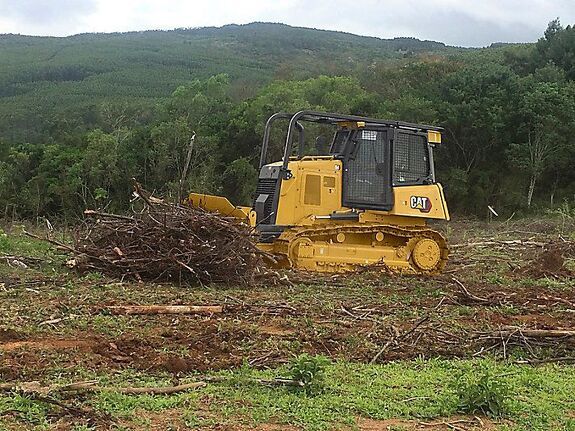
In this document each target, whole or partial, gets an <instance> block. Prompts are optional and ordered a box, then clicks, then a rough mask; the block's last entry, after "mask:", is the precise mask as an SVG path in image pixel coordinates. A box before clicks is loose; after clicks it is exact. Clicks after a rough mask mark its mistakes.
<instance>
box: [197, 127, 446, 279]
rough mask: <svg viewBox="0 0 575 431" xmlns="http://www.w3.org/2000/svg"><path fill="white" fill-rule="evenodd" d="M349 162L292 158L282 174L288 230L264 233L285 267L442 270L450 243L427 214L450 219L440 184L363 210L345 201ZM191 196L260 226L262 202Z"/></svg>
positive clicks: (406, 188) (280, 216) (408, 188)
mask: <svg viewBox="0 0 575 431" xmlns="http://www.w3.org/2000/svg"><path fill="white" fill-rule="evenodd" d="M440 139H441V135H440V133H439V132H433V133H430V136H429V140H430V141H431V140H433V142H440ZM282 165H283V167H285V164H283V163H282V162H275V163H270V164H266V165H264V166H263V170H262V172H263V171H264V170H265V171H266V172H276V171H279V170H281V169H282ZM344 168H345V166H344V162H342V160H341V159H338V158H336V157H334V156H333V155H328V156H303V157H299V158H290V160H289V161H288V162H287V170H285V169H284V171H286V172H289V176H286V177H285V178H283V179H281V181H280V182H279V184H280V186H279V193H278V196H276V197H275V199H276V205H277V210H276V211H275V213H274V214H273V215H274V217H275V220H274V223H273V226H277V227H280V228H281V229H280V230H279V231H278V234H277V235H272V236H269V237H267V238H260V242H259V243H258V246H259V247H260V248H261V249H262V250H264V251H266V252H269V253H271V254H273V255H274V256H275V257H276V260H277V266H280V267H295V268H299V269H304V270H312V271H320V272H343V271H350V270H356V269H358V268H359V267H362V266H365V265H374V264H381V265H383V266H385V267H386V268H388V269H390V270H392V271H400V272H410V273H421V274H437V273H440V272H441V271H442V270H443V268H444V266H445V264H446V262H447V256H448V247H447V244H446V241H445V239H444V238H443V237H442V236H441V234H439V233H438V232H436V231H434V230H432V229H430V228H428V227H427V220H429V219H435V220H449V212H448V209H447V205H446V201H445V197H444V194H443V189H442V187H441V185H440V184H439V183H435V182H434V183H432V184H418V185H400V186H393V187H392V188H391V190H392V194H393V205H392V206H391V207H390V209H389V210H386V211H384V210H379V209H366V208H363V209H358V208H353V207H350V206H345V205H344V204H343V198H342V196H343V195H344V179H343V178H344ZM260 178H261V177H260ZM271 181H273V180H271ZM188 201H189V202H190V203H191V204H192V205H194V206H198V207H202V208H204V209H206V210H210V211H217V212H219V213H221V214H223V215H226V216H233V217H236V218H237V219H238V220H239V221H241V222H244V223H247V224H249V225H250V226H253V227H258V223H261V222H262V220H260V221H258V216H257V214H256V208H255V206H256V205H257V204H255V205H254V208H250V207H236V206H234V205H232V204H231V203H230V202H229V201H228V200H227V199H226V198H223V197H220V196H210V195H204V194H196V193H191V194H190V196H189V198H188ZM263 221H264V222H265V220H263Z"/></svg>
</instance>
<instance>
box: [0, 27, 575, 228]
mask: <svg viewBox="0 0 575 431" xmlns="http://www.w3.org/2000/svg"><path fill="white" fill-rule="evenodd" d="M0 64H2V68H1V69H0V203H1V204H2V207H0V210H1V211H2V213H1V215H0V217H2V216H3V217H5V218H7V219H35V218H38V217H57V218H62V219H65V220H73V219H74V218H76V217H78V216H80V215H81V214H82V211H83V210H84V209H85V208H86V207H90V208H107V209H109V210H114V211H121V210H123V209H126V208H128V207H129V205H130V198H131V181H130V179H131V178H137V179H138V180H139V181H140V182H142V184H144V185H145V187H146V188H147V189H149V190H154V191H155V192H156V193H158V194H161V195H165V196H171V197H173V198H176V197H177V196H178V191H179V179H180V177H181V174H182V170H183V169H184V161H185V158H186V153H187V151H188V147H189V143H190V139H191V137H192V136H194V135H195V139H194V153H193V155H192V163H191V166H190V169H189V175H188V177H187V179H186V183H185V185H184V187H185V189H186V190H190V191H197V192H208V193H218V194H220V193H221V194H224V195H226V196H228V197H229V198H230V199H231V200H232V202H234V203H236V204H246V203H249V202H250V200H251V195H252V193H253V190H254V188H255V182H256V178H257V170H256V167H257V163H258V158H259V149H260V145H261V137H262V133H263V126H264V123H265V120H266V119H267V117H268V116H269V115H271V114H272V113H274V112H277V111H297V110H301V109H315V110H321V111H331V112H340V113H349V114H358V115H366V116H371V117H378V118H385V119H393V120H402V121H409V122H418V123H426V124H433V125H438V126H441V127H443V128H444V129H445V131H444V137H443V144H442V145H441V146H440V147H439V148H438V150H437V152H436V172H437V177H438V179H439V181H440V182H441V183H442V184H443V185H444V188H445V191H446V194H447V200H448V203H449V206H450V209H451V210H452V212H454V213H455V214H461V215H467V216H468V215H475V216H478V217H485V216H487V206H488V205H490V206H492V207H493V208H495V209H496V210H497V212H498V213H499V214H500V216H501V217H510V216H511V215H513V214H518V215H522V214H528V213H532V212H545V211H562V212H566V213H568V214H570V215H571V216H573V215H574V213H575V173H574V171H573V160H575V140H574V139H573V138H572V136H573V133H572V130H573V129H575V27H574V26H570V25H567V26H563V25H561V23H560V22H559V20H554V21H552V22H551V23H549V26H548V27H547V29H546V30H545V31H544V33H543V34H542V36H541V38H540V39H539V40H538V41H537V42H536V43H534V44H520V45H509V44H496V45H494V46H491V47H488V48H483V49H464V48H455V47H448V46H445V45H443V44H441V43H437V42H430V41H419V40H417V39H409V38H399V39H393V40H381V39H377V38H367V37H360V36H354V35H350V34H346V33H337V32H327V31H320V30H312V29H301V28H294V27H289V26H285V25H281V24H264V23H256V24H250V25H245V26H225V27H222V28H205V29H178V30H174V31H169V32H136V33H118V34H108V35H104V34H84V35H77V36H73V37H68V38H45V37H42V38H39V37H28V36H19V35H1V36H0Z"/></svg>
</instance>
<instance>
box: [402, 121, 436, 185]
mask: <svg viewBox="0 0 575 431" xmlns="http://www.w3.org/2000/svg"><path fill="white" fill-rule="evenodd" d="M428 176H429V154H428V150H427V140H426V139H425V137H424V136H421V135H413V134H410V133H401V132H400V133H398V136H397V139H396V140H395V142H394V144H393V181H394V183H395V184H401V183H421V182H423V180H424V179H425V178H427V177H428Z"/></svg>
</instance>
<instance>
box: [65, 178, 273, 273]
mask: <svg viewBox="0 0 575 431" xmlns="http://www.w3.org/2000/svg"><path fill="white" fill-rule="evenodd" d="M136 193H137V196H139V198H140V199H142V200H143V202H144V208H143V210H142V211H139V212H133V214H132V215H129V216H126V215H118V214H109V213H103V212H97V211H92V210H87V211H85V214H86V216H87V220H86V225H85V226H84V227H83V228H82V229H81V230H80V231H79V232H78V233H77V235H76V240H75V244H74V246H73V248H72V251H73V253H74V254H75V255H76V256H75V258H74V259H71V260H70V261H69V266H71V267H74V268H76V269H78V270H80V271H99V272H102V273H105V274H107V275H111V276H114V277H121V278H124V277H133V278H135V279H137V280H138V281H140V280H152V281H159V280H164V281H177V282H200V283H207V282H226V283H227V282H246V283H247V282H250V281H252V279H253V278H254V276H255V275H256V273H257V272H258V271H259V268H260V267H261V266H262V264H263V259H264V255H263V253H262V252H261V251H260V250H258V248H257V247H256V245H255V242H254V241H253V238H252V232H251V230H250V228H249V227H248V226H246V225H244V224H240V223H238V222H237V221H236V220H235V219H234V218H232V217H224V216H222V215H219V214H214V213H209V212H206V211H204V210H202V209H200V208H194V207H191V206H187V205H180V204H171V203H167V202H164V201H162V200H159V199H156V198H153V197H151V196H149V194H148V193H147V192H144V191H142V190H141V189H140V188H139V187H138V186H136Z"/></svg>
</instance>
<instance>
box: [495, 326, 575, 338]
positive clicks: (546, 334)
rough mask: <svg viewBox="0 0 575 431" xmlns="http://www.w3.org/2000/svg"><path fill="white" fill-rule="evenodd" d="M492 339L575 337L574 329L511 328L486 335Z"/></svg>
mask: <svg viewBox="0 0 575 431" xmlns="http://www.w3.org/2000/svg"><path fill="white" fill-rule="evenodd" d="M484 335H487V336H491V337H497V338H501V337H503V338H508V337H513V336H522V337H529V338H564V337H575V330H574V329H521V328H509V329H500V330H498V331H493V332H491V333H488V334H484Z"/></svg>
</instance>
